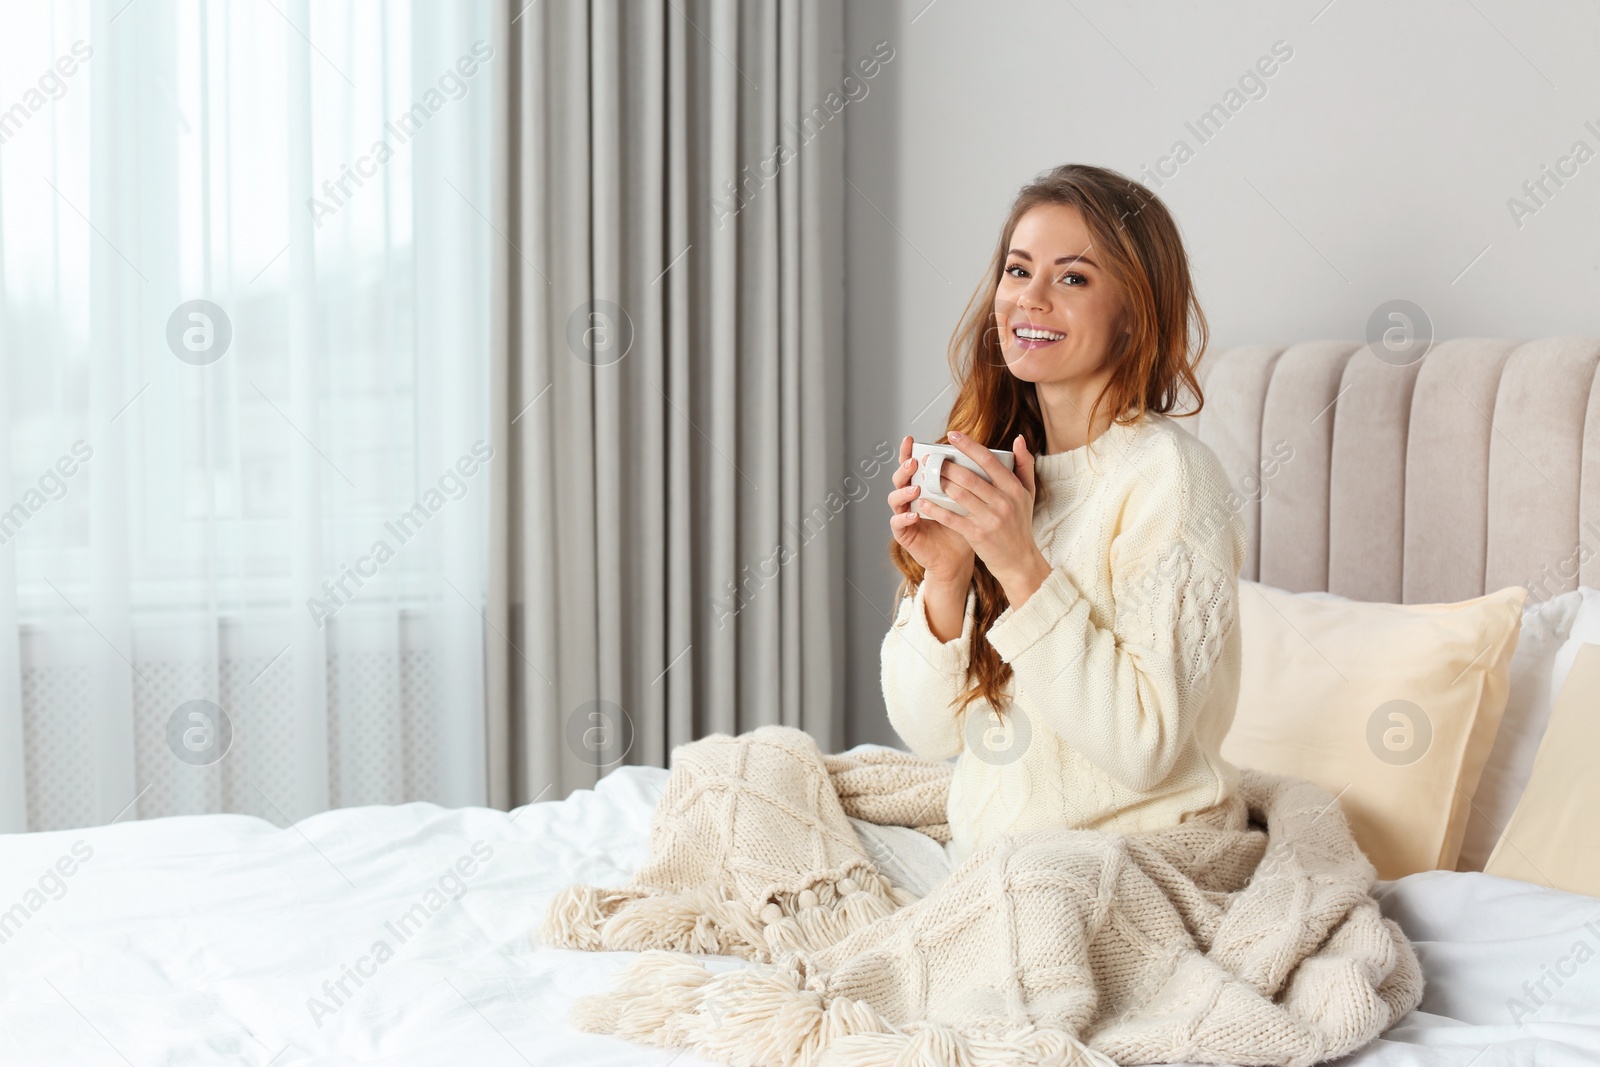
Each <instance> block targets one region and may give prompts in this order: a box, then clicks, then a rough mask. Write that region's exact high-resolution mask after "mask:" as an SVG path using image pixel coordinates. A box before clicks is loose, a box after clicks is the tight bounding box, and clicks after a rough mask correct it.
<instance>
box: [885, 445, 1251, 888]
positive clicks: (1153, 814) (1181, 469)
mask: <svg viewBox="0 0 1600 1067" xmlns="http://www.w3.org/2000/svg"><path fill="white" fill-rule="evenodd" d="M1091 452H1092V453H1093V454H1092V455H1091ZM1034 471H1035V477H1036V478H1037V479H1038V480H1039V481H1040V482H1041V483H1048V485H1049V491H1048V494H1047V498H1046V499H1045V500H1043V501H1040V502H1039V503H1038V504H1037V506H1036V508H1035V511H1034V516H1033V534H1034V540H1035V541H1036V542H1037V543H1038V545H1039V549H1040V551H1042V552H1043V553H1044V555H1045V558H1046V559H1047V560H1048V561H1049V562H1050V564H1051V567H1052V570H1051V572H1050V576H1049V577H1048V578H1047V579H1046V580H1045V582H1044V584H1043V585H1041V586H1040V587H1039V588H1038V589H1037V590H1036V591H1035V592H1034V593H1033V594H1032V595H1031V596H1030V597H1028V599H1027V600H1026V601H1025V602H1024V603H1023V605H1022V607H1021V608H1020V609H1014V608H1011V607H1008V608H1006V610H1005V611H1004V612H1003V613H1002V614H1001V615H1000V616H999V618H998V619H997V620H996V621H995V623H994V624H993V625H992V626H991V627H990V628H989V631H988V633H987V635H986V639H987V640H988V642H989V643H990V644H991V645H993V646H994V648H995V650H996V651H997V652H998V653H999V654H1000V657H1001V659H1003V660H1004V661H1005V662H1006V663H1008V664H1010V665H1011V669H1012V671H1013V675H1012V678H1011V681H1010V682H1009V683H1007V686H1006V690H1005V695H1006V700H1005V707H1003V708H1002V709H1001V711H1002V712H1004V714H1003V715H998V714H996V711H995V709H993V708H991V707H990V705H989V703H988V702H987V701H985V700H983V699H982V698H979V699H978V700H976V701H974V702H973V703H972V704H971V705H969V707H968V708H967V710H966V712H965V713H963V714H962V715H961V716H959V717H958V716H957V715H956V714H955V712H954V709H955V706H956V698H957V696H958V695H959V694H960V692H961V691H962V690H963V689H964V688H966V685H967V683H966V680H965V672H966V669H967V664H968V662H969V660H970V657H971V650H972V640H973V630H974V628H975V625H974V618H973V610H974V608H975V606H976V602H977V594H976V593H975V592H969V593H968V595H967V604H966V618H965V621H964V623H963V627H962V631H961V635H960V636H959V637H957V638H954V639H952V640H950V641H948V642H943V643H941V642H940V641H939V640H938V639H937V638H936V637H935V636H934V635H933V631H932V630H931V629H930V628H929V626H928V617H927V611H926V608H925V606H924V588H925V587H924V586H918V588H917V591H916V595H915V596H907V597H903V598H901V603H900V606H899V610H898V612H897V613H896V617H895V620H894V624H893V625H892V626H891V627H890V629H889V632H888V634H887V635H886V636H885V637H884V641H883V648H882V653H881V655H882V682H883V696H884V702H885V704H886V705H887V707H888V712H889V721H890V723H891V724H892V725H893V726H894V728H895V730H896V732H898V733H899V735H900V737H901V739H902V740H904V741H905V743H906V744H907V745H908V746H909V747H910V749H911V751H912V752H914V753H915V754H917V755H919V756H922V757H924V758H925V759H933V760H944V759H949V758H950V757H952V756H957V755H959V757H960V758H959V759H958V760H957V762H956V767H955V774H954V778H953V779H952V782H951V786H950V795H949V802H948V818H949V823H950V832H951V845H950V851H951V854H952V857H953V858H954V859H955V861H956V862H958V863H959V862H961V861H962V860H964V859H966V858H967V857H968V856H970V855H971V854H972V853H973V851H974V850H975V849H977V848H978V847H979V846H981V845H983V844H984V843H986V842H988V841H990V840H992V839H993V838H995V837H997V836H999V835H1001V834H1004V833H1008V832H1013V831H1021V830H1031V829H1038V828H1042V827H1067V828H1070V829H1089V830H1107V831H1120V832H1125V833H1126V832H1136V831H1142V830H1154V829H1160V828H1163V827H1168V826H1173V825H1176V824H1178V823H1180V822H1185V821H1188V819H1189V818H1190V817H1191V816H1192V815H1194V814H1195V813H1196V812H1199V811H1203V810H1205V809H1207V808H1211V807H1214V806H1218V805H1222V804H1224V803H1226V802H1227V801H1229V800H1230V798H1232V797H1233V795H1234V793H1235V792H1236V790H1237V787H1238V782H1239V770H1238V768H1236V767H1234V766H1233V765H1232V764H1230V763H1228V762H1227V761H1225V760H1224V759H1223V758H1222V757H1221V755H1220V754H1219V751H1218V750H1219V748H1220V746H1221V744H1222V739H1223V737H1224V735H1226V734H1227V732H1228V727H1229V726H1230V725H1231V724H1232V722H1233V713H1234V707H1235V704H1236V701H1237V699H1238V693H1239V655H1240V634H1239V627H1238V623H1237V618H1238V612H1237V610H1236V609H1237V597H1238V589H1239V586H1238V577H1239V572H1240V569H1241V568H1242V567H1243V565H1244V556H1245V548H1246V532H1245V527H1244V520H1243V519H1242V518H1241V517H1240V515H1239V512H1238V504H1239V498H1238V496H1237V494H1235V493H1234V491H1233V489H1232V486H1231V485H1230V484H1229V481H1228V478H1227V476H1226V474H1225V473H1224V471H1223V469H1222V465H1221V463H1220V462H1219V461H1218V460H1217V457H1216V454H1215V453H1213V452H1212V451H1211V449H1210V448H1209V447H1207V446H1206V445H1205V444H1204V443H1203V442H1201V441H1200V439H1199V438H1197V437H1195V436H1193V435H1192V434H1191V433H1189V432H1188V431H1187V430H1186V429H1185V428H1184V427H1181V426H1179V425H1178V424H1177V422H1176V421H1174V420H1173V419H1171V418H1169V417H1167V416H1164V415H1157V414H1151V413H1146V414H1145V415H1144V416H1143V418H1142V419H1140V421H1139V422H1138V423H1136V424H1134V425H1132V426H1121V425H1118V424H1115V423H1113V424H1112V426H1111V427H1110V428H1109V429H1108V430H1106V431H1105V432H1104V433H1103V434H1101V436H1100V437H1098V438H1096V439H1095V440H1094V441H1093V442H1091V443H1090V444H1089V445H1085V446H1082V447H1079V448H1075V449H1071V450H1069V451H1066V452H1056V453H1052V454H1049V455H1043V456H1038V457H1037V458H1036V464H1035V467H1034ZM924 521H931V520H924ZM1240 829H1242V827H1240Z"/></svg>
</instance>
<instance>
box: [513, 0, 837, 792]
mask: <svg viewBox="0 0 1600 1067" xmlns="http://www.w3.org/2000/svg"><path fill="white" fill-rule="evenodd" d="M525 5H527V6H525ZM498 18H499V26H500V28H501V30H502V31H503V39H504V41H505V42H506V49H507V52H508V53H509V55H508V57H507V58H508V62H507V63H506V64H504V66H503V67H502V68H501V74H500V77H502V79H503V84H501V85H499V86H496V91H497V92H498V93H499V99H500V100H502V101H503V102H504V107H505V111H504V113H503V121H502V124H501V126H500V128H499V138H498V140H499V142H500V150H501V152H502V153H503V158H500V159H498V160H496V164H495V169H496V171H497V173H498V174H499V175H500V177H501V181H502V183H503V184H502V186H501V188H500V190H499V192H498V194H497V197H496V201H495V204H494V207H493V213H494V216H495V217H494V218H493V219H492V220H488V219H486V220H485V221H486V223H488V224H489V225H493V226H494V227H495V228H496V229H497V230H498V231H499V232H500V234H501V236H502V237H503V238H504V240H503V241H501V242H499V251H498V257H497V269H496V271H495V275H496V280H495V287H496V288H495V292H494V294H493V303H494V307H495V309H496V329H497V330H498V334H497V337H496V340H495V344H494V353H495V358H494V369H493V371H492V375H493V377H492V380H491V383H490V385H491V394H492V396H493V398H494V401H493V402H494V413H493V415H494V434H495V436H494V447H495V449H496V455H497V456H503V457H504V459H505V462H503V463H496V464H494V465H493V468H494V472H495V476H496V478H497V479H498V481H497V483H496V487H495V496H494V503H493V529H494V537H495V543H494V544H493V560H494V563H493V565H492V567H491V573H490V589H489V598H488V604H489V610H488V618H487V622H488V625H489V627H490V629H489V631H488V653H487V655H488V662H487V668H488V677H489V696H490V700H489V707H490V713H489V716H490V718H489V724H488V737H489V760H490V769H489V770H490V797H491V801H492V802H493V803H495V804H497V805H502V806H503V805H507V804H518V803H524V802H526V801H529V800H533V799H546V800H548V799H556V798H560V797H562V796H565V795H566V794H567V793H569V792H570V791H571V790H573V789H575V788H583V787H588V786H591V785H592V784H593V783H594V782H595V781H596V780H597V779H599V778H600V777H602V776H604V775H605V774H606V773H607V772H608V771H609V770H611V769H612V768H614V767H616V766H618V765H621V764H624V763H631V764H651V765H656V766H665V765H666V761H667V757H668V754H669V752H670V751H671V749H672V748H673V746H675V745H678V744H682V743H684V742H686V741H690V740H693V739H695V738H697V737H701V736H704V735H706V734H709V733H714V732H721V733H739V732H743V731H746V730H751V729H754V728H755V727H757V726H761V725H764V724H767V723H783V724H786V725H790V726H796V727H799V728H801V729H804V730H806V731H808V732H809V733H810V734H811V735H812V736H813V737H815V738H816V739H817V741H818V743H819V744H820V745H822V747H823V749H824V750H825V751H835V750H837V749H838V748H840V747H842V739H843V736H844V731H843V719H844V715H843V713H844V708H843V701H844V669H843V668H844V647H843V643H842V639H841V636H840V635H841V630H842V627H841V626H840V624H839V620H840V618H841V614H842V611H841V608H842V602H843V599H844V590H845V588H846V587H845V582H844V554H843V545H844V540H843V528H842V527H843V524H838V526H839V528H838V529H835V528H834V525H833V524H829V523H828V522H827V521H826V518H825V516H826V515H827V511H828V509H827V505H826V501H827V500H828V499H829V494H830V493H836V483H837V481H838V474H839V473H840V472H841V471H842V468H843V396H842V388H841V385H842V381H843V373H842V345H843V328H842V322H843V306H842V305H843V293H844V291H843V285H842V282H841V274H842V254H841V248H842V234H841V232H840V225H839V219H840V202H841V196H842V194H841V190H842V188H843V173H844V172H843V153H844V130H843V128H842V127H843V120H842V119H841V118H837V117H834V116H835V115H836V112H834V111H830V110H829V108H828V106H827V105H828V103H829V94H830V93H833V92H835V91H836V90H837V87H838V85H839V81H840V78H841V76H842V74H843V73H844V72H843V62H842V31H843V27H842V22H843V15H842V9H841V7H840V4H839V0H827V2H820V3H819V2H813V0H807V2H804V3H800V2H795V0H782V2H778V3H772V2H751V3H735V2H732V0H715V2H713V0H701V2H695V0H666V2H656V0H650V2H634V0H589V2H585V0H537V2H534V3H532V4H528V0H510V2H509V3H508V4H507V5H505V6H504V7H503V8H502V10H501V11H500V13H499V15H498ZM819 515H820V516H823V517H822V518H820V519H819Z"/></svg>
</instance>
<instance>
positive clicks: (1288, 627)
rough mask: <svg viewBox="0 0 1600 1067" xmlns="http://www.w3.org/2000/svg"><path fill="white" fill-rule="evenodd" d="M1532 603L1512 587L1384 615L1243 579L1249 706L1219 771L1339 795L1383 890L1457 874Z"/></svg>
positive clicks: (1385, 609) (1243, 702) (1389, 608)
mask: <svg viewBox="0 0 1600 1067" xmlns="http://www.w3.org/2000/svg"><path fill="white" fill-rule="evenodd" d="M1527 595H1528V590H1527V589H1526V588H1525V587H1524V586H1520V585H1512V586H1507V587H1505V588H1504V589H1500V590H1498V591H1496V592H1493V593H1487V594H1485V595H1483V596H1481V597H1476V598H1474V599H1472V600H1463V601H1461V602H1460V603H1456V604H1386V603H1370V602H1366V601H1359V600H1333V599H1322V598H1311V597H1305V596H1297V595H1296V594H1294V593H1290V592H1288V591H1286V590H1283V589H1278V588H1276V587H1274V586H1270V585H1263V584H1261V583H1259V582H1252V581H1250V580H1249V579H1243V578H1242V579H1240V581H1239V625H1240V631H1241V635H1242V644H1243V650H1242V657H1241V659H1242V662H1241V665H1240V666H1241V669H1240V680H1239V704H1238V709H1237V711H1236V712H1235V714H1234V719H1233V727H1232V729H1231V730H1230V731H1229V733H1228V736H1227V738H1226V739H1225V740H1224V741H1223V743H1222V756H1223V758H1224V759H1227V760H1229V761H1230V762H1232V763H1234V764H1236V765H1238V766H1243V767H1255V768H1258V769H1260V770H1265V771H1272V772H1275V773H1278V774H1292V775H1295V776H1298V777H1301V778H1307V779H1310V780H1311V781H1313V782H1316V783H1317V784H1318V785H1321V786H1322V787H1323V788H1325V789H1327V790H1329V791H1330V792H1332V793H1333V794H1335V796H1337V797H1338V800H1339V805H1340V807H1341V809H1342V810H1343V812H1344V814H1345V817H1346V818H1347V819H1348V820H1349V822H1350V828H1351V830H1352V831H1353V832H1354V834H1355V837H1356V842H1357V843H1358V844H1359V845H1360V846H1361V849H1362V851H1363V852H1365V853H1366V854H1367V858H1368V859H1370V860H1371V861H1372V864H1373V866H1374V867H1376V868H1377V871H1378V877H1379V878H1385V879H1393V878H1401V877H1404V876H1405V875H1408V874H1413V873H1415V872H1417V871H1427V870H1433V869H1435V868H1444V869H1446V870H1449V869H1451V868H1453V867H1454V866H1455V863H1456V857H1457V854H1458V853H1459V852H1460V850H1461V839H1462V836H1463V834H1464V833H1465V831H1466V825H1467V815H1468V813H1469V811H1470V810H1471V802H1470V800H1469V798H1470V797H1471V796H1472V792H1473V790H1474V789H1476V788H1477V785H1478V778H1479V775H1480V774H1482V772H1483V765H1484V762H1485V761H1486V760H1487V759H1488V757H1489V751H1490V749H1491V748H1492V747H1493V744H1494V737H1495V732H1496V731H1497V730H1498V729H1499V726H1500V717H1501V715H1502V714H1503V713H1504V711H1505V706H1506V694H1507V690H1508V687H1509V673H1510V664H1511V657H1512V655H1513V653H1515V651H1516V647H1517V637H1518V631H1519V627H1520V625H1521V620H1522V606H1523V602H1524V601H1525V600H1526V599H1527Z"/></svg>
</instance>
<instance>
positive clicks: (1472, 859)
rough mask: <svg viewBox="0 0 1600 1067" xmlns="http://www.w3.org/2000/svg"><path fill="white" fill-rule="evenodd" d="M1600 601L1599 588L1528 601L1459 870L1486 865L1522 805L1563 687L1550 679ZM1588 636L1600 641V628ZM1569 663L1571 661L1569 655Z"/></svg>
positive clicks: (1458, 863)
mask: <svg viewBox="0 0 1600 1067" xmlns="http://www.w3.org/2000/svg"><path fill="white" fill-rule="evenodd" d="M1597 601H1600V593H1597V592H1596V591H1595V590H1593V589H1588V588H1579V589H1573V590H1570V591H1569V592H1565V593H1562V594H1560V595H1559V596H1553V597H1547V598H1544V599H1540V600H1534V601H1530V602H1529V603H1527V604H1524V605H1523V608H1522V633H1521V635H1520V636H1519V637H1518V638H1517V653H1516V655H1514V656H1512V657H1511V694H1510V696H1508V697H1507V698H1506V713H1505V715H1504V717H1502V718H1501V720H1500V732H1499V733H1497V734H1496V735H1495V738H1494V748H1493V749H1492V750H1491V751H1490V752H1489V762H1488V763H1486V764H1484V766H1483V777H1482V778H1481V779H1480V780H1479V782H1478V788H1477V791H1476V792H1474V793H1473V794H1472V810H1471V812H1469V813H1468V815H1467V832H1466V835H1465V836H1464V837H1463V838H1462V840H1461V855H1460V856H1459V857H1458V858H1457V859H1456V870H1458V871H1481V870H1483V865H1484V864H1485V863H1487V862H1488V860H1489V853H1491V852H1493V851H1494V845H1495V842H1496V841H1498V840H1500V831H1502V830H1504V829H1505V828H1506V823H1508V822H1510V821H1511V813H1512V812H1514V811H1516V810H1517V801H1518V800H1520V799H1522V791H1523V789H1525V788H1527V785H1528V779H1529V777H1530V776H1532V774H1533V757H1534V754H1535V753H1537V752H1538V751H1539V741H1540V739H1541V738H1543V737H1544V728H1545V724H1546V723H1548V722H1549V721H1550V705H1551V704H1552V703H1553V702H1554V700H1555V695H1556V694H1557V693H1559V692H1561V683H1560V681H1559V680H1557V681H1556V682H1555V684H1553V685H1552V684H1551V678H1552V674H1553V672H1555V671H1556V670H1558V669H1559V667H1560V662H1561V656H1562V655H1564V654H1565V653H1566V651H1567V648H1568V647H1569V646H1570V645H1571V644H1573V643H1574V639H1575V638H1576V637H1577V634H1578V630H1579V627H1578V621H1579V619H1580V618H1582V616H1583V615H1584V614H1585V612H1588V613H1589V614H1590V615H1591V616H1593V615H1594V614H1595V613H1594V610H1593V609H1594V607H1596V606H1600V605H1597V604H1596V602H1597ZM1589 640H1591V641H1600V630H1597V631H1596V632H1595V634H1594V635H1593V636H1591V637H1590V638H1589ZM1567 663H1568V664H1569V665H1570V664H1571V658H1570V656H1569V657H1568V659H1567ZM1562 673H1563V674H1564V673H1565V672H1564V671H1563V672H1562Z"/></svg>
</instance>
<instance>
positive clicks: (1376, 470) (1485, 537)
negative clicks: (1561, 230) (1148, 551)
mask: <svg viewBox="0 0 1600 1067" xmlns="http://www.w3.org/2000/svg"><path fill="white" fill-rule="evenodd" d="M1597 364H1600V338H1593V337H1561V338H1552V339H1548V340H1541V341H1527V342H1521V341H1509V340H1496V339H1484V338H1471V339H1463V340H1457V341H1443V342H1437V343H1435V344H1434V345H1433V346H1432V348H1431V349H1429V350H1428V352H1427V354H1426V355H1425V356H1423V357H1422V358H1421V359H1420V360H1416V361H1415V362H1412V363H1410V364H1408V365H1404V366H1399V365H1395V364H1394V362H1391V361H1385V360H1380V359H1379V358H1378V356H1377V355H1375V354H1374V353H1373V351H1372V350H1371V349H1369V348H1368V347H1367V346H1366V345H1364V344H1361V343H1359V342H1355V341H1310V342H1305V343H1302V344H1296V345H1290V346H1287V347H1286V346H1283V345H1248V346H1244V347H1239V348H1232V349H1226V350H1221V351H1214V352H1212V353H1209V354H1208V355H1207V356H1206V357H1205V358H1204V359H1202V360H1201V364H1200V367H1199V374H1198V376H1199V378H1200V380H1201V387H1202V389H1203V391H1204V393H1205V406H1204V408H1203V409H1202V410H1201V412H1200V413H1199V414H1198V415H1197V416H1194V417H1192V418H1181V419H1178V420H1177V421H1178V423H1179V425H1181V426H1183V427H1185V428H1186V429H1188V430H1189V431H1190V432H1192V433H1196V434H1198V435H1199V437H1200V439H1201V440H1203V441H1205V442H1206V443H1207V444H1209V445H1210V446H1211V447H1212V449H1213V450H1215V452H1216V453H1217V455H1218V457H1219V458H1220V459H1221V460H1222V462H1223V464H1224V465H1225V466H1226V467H1227V469H1228V471H1229V473H1230V474H1231V475H1232V476H1233V483H1234V487H1235V490H1236V491H1237V492H1238V493H1239V494H1240V496H1241V497H1242V498H1244V501H1245V503H1244V506H1243V508H1242V514H1243V515H1244V517H1245V521H1246V523H1247V526H1248V528H1249V531H1250V554H1249V557H1248V558H1247V560H1246V563H1245V567H1244V570H1243V572H1242V573H1243V576H1244V577H1246V578H1249V579H1251V580H1253V581H1259V582H1264V583H1266V584H1268V585H1274V586H1278V587H1280V588H1283V589H1288V590H1290V591H1293V592H1309V591H1313V590H1326V591H1328V592H1332V593H1338V594H1340V595H1341V596H1346V597H1350V598H1352V599H1355V600H1369V601H1386V602H1392V603H1407V604H1417V603H1435V602H1449V601H1458V600H1465V599H1468V598H1470V597H1476V596H1480V595H1482V594H1483V593H1485V592H1490V591H1493V590H1496V589H1501V588H1504V587H1505V586H1508V585H1526V586H1527V587H1528V589H1529V595H1528V601H1529V602H1530V603H1532V602H1533V601H1535V600H1541V599H1544V598H1546V597H1549V596H1553V595H1555V594H1558V593H1562V592H1566V591H1568V590H1571V589H1575V588H1577V587H1578V586H1579V585H1588V586H1600V385H1597V379H1596V366H1597ZM1193 406H1194V405H1193V401H1192V400H1190V401H1189V403H1188V404H1187V405H1186V406H1185V407H1184V408H1182V409H1181V410H1190V409H1192V408H1193ZM1291 449H1292V455H1291V458H1289V459H1287V460H1285V461H1275V459H1274V457H1281V456H1284V455H1290V450H1291ZM1264 458H1265V459H1266V460H1267V473H1266V474H1263V473H1262V460H1263V459H1264Z"/></svg>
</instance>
